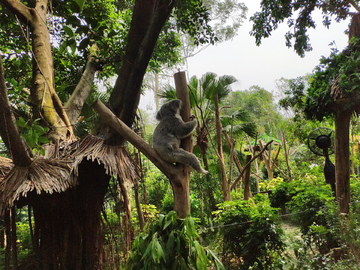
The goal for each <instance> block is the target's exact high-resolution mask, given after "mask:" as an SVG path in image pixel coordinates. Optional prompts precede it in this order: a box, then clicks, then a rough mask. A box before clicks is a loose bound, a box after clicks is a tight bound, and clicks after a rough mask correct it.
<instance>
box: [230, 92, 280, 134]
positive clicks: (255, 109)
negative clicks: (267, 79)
mask: <svg viewBox="0 0 360 270" xmlns="http://www.w3.org/2000/svg"><path fill="white" fill-rule="evenodd" d="M223 104H226V105H230V106H231V108H229V109H225V110H224V114H227V115H231V114H233V113H234V112H235V111H237V110H244V111H245V112H247V113H248V114H249V117H250V119H251V121H252V122H255V124H256V125H257V129H258V130H259V131H264V132H266V133H267V134H269V135H271V136H274V137H276V136H278V125H279V124H280V123H281V122H282V116H281V115H280V114H279V112H278V111H277V109H276V105H275V103H274V99H273V95H272V94H271V93H269V92H268V91H266V90H265V89H263V88H261V87H259V86H252V87H250V88H249V89H248V90H244V91H234V92H231V93H230V94H229V95H228V96H227V97H226V98H225V99H224V101H223Z"/></svg>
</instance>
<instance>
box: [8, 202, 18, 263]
mask: <svg viewBox="0 0 360 270" xmlns="http://www.w3.org/2000/svg"><path fill="white" fill-rule="evenodd" d="M10 213H11V247H12V265H13V267H12V268H13V269H14V270H16V269H17V235H16V208H15V206H13V207H11V211H10Z"/></svg>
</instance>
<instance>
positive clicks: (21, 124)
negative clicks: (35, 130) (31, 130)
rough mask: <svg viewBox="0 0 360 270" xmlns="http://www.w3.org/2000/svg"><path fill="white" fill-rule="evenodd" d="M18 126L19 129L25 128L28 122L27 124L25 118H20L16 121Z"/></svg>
mask: <svg viewBox="0 0 360 270" xmlns="http://www.w3.org/2000/svg"><path fill="white" fill-rule="evenodd" d="M16 125H17V126H18V127H25V125H26V122H25V120H24V118H22V117H19V119H18V120H17V121H16Z"/></svg>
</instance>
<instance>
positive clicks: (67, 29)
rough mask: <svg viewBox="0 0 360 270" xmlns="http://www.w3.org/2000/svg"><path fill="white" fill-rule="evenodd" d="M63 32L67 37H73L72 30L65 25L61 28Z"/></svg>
mask: <svg viewBox="0 0 360 270" xmlns="http://www.w3.org/2000/svg"><path fill="white" fill-rule="evenodd" d="M63 30H64V32H65V33H66V34H67V35H68V36H69V37H73V36H74V32H73V31H72V29H71V28H70V27H68V26H66V25H64V26H63Z"/></svg>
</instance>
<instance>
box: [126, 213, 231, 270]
mask: <svg viewBox="0 0 360 270" xmlns="http://www.w3.org/2000/svg"><path fill="white" fill-rule="evenodd" d="M197 237H198V234H197V232H196V228H195V222H194V219H193V218H192V217H190V216H188V217H187V218H186V219H178V217H177V215H176V212H174V211H172V212H170V213H168V214H167V215H160V217H159V220H158V221H157V222H154V223H151V224H150V226H149V227H148V228H146V229H145V230H144V231H143V232H142V233H140V234H139V235H138V237H137V238H136V239H135V240H134V243H133V246H132V249H131V253H130V257H129V260H128V263H127V268H126V269H136V270H139V269H149V270H150V269H151V270H153V269H154V270H155V269H159V270H168V269H184V270H187V269H198V270H206V269H208V266H210V265H213V266H214V267H215V269H225V268H224V267H223V266H222V264H221V262H220V260H219V259H218V258H217V257H216V255H215V254H214V253H213V252H212V251H210V250H209V249H207V248H204V247H203V246H202V245H201V244H200V243H199V242H198V240H197Z"/></svg>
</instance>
